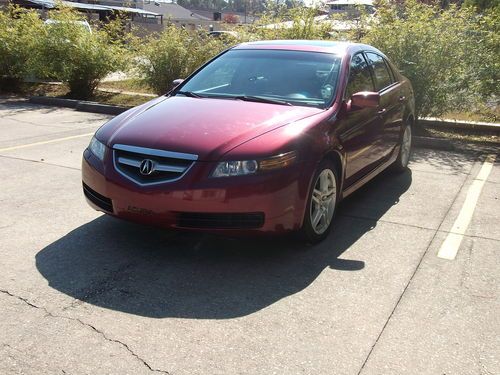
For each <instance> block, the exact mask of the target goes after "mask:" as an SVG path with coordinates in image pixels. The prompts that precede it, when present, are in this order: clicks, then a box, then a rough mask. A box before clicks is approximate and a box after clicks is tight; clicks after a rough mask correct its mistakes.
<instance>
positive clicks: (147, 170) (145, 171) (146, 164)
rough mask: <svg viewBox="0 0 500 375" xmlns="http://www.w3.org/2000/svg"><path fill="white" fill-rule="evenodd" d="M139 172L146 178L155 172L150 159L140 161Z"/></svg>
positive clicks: (153, 164)
mask: <svg viewBox="0 0 500 375" xmlns="http://www.w3.org/2000/svg"><path fill="white" fill-rule="evenodd" d="M139 171H140V172H141V174H142V175H144V176H148V175H150V174H151V173H153V172H154V171H155V163H154V161H153V160H151V159H144V160H143V161H141V165H140V166H139Z"/></svg>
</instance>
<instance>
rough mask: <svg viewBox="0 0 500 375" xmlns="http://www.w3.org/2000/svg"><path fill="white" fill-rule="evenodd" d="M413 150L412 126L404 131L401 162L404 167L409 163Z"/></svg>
mask: <svg viewBox="0 0 500 375" xmlns="http://www.w3.org/2000/svg"><path fill="white" fill-rule="evenodd" d="M410 152H411V126H407V127H406V128H405V132H404V133H403V141H402V142H401V164H402V166H403V167H406V166H407V165H408V161H409V160H410Z"/></svg>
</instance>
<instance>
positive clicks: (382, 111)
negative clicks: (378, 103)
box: [377, 108, 387, 115]
mask: <svg viewBox="0 0 500 375" xmlns="http://www.w3.org/2000/svg"><path fill="white" fill-rule="evenodd" d="M386 112H387V108H382V109H381V110H380V111H377V115H383V114H384V113H386Z"/></svg>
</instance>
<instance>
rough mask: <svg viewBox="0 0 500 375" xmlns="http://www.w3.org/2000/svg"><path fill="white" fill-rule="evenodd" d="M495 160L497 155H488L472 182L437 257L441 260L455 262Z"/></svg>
mask: <svg viewBox="0 0 500 375" xmlns="http://www.w3.org/2000/svg"><path fill="white" fill-rule="evenodd" d="M495 159H496V157H495V155H488V157H487V158H486V160H485V161H484V163H483V166H482V167H481V170H480V171H479V174H478V175H477V176H476V178H475V179H474V180H473V181H472V184H471V186H470V187H469V190H468V191H467V196H466V197H465V201H464V204H463V206H462V209H461V210H460V213H459V214H458V216H457V218H456V220H455V223H454V224H453V227H452V228H451V230H450V232H449V233H448V235H447V236H446V239H445V240H444V242H443V244H442V245H441V247H440V249H439V251H438V255H437V256H438V257H439V258H443V259H448V260H453V259H455V257H456V256H457V252H458V249H459V247H460V244H461V243H462V240H463V238H464V234H465V232H466V230H467V228H468V227H469V224H470V221H471V219H472V215H473V214H474V209H475V208H476V205H477V201H478V200H479V196H480V195H481V190H483V186H484V183H485V182H486V180H487V179H488V176H489V174H490V172H491V169H492V168H493V163H494V162H495Z"/></svg>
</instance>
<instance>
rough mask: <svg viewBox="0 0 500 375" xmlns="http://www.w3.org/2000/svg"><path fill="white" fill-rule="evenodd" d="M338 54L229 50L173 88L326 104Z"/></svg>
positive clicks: (208, 94)
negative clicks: (179, 85) (182, 83)
mask: <svg viewBox="0 0 500 375" xmlns="http://www.w3.org/2000/svg"><path fill="white" fill-rule="evenodd" d="M340 62H341V57H339V56H336V55H333V54H327V53H316V52H302V51H282V50H231V51H228V52H226V53H225V54H223V55H222V56H220V57H219V58H217V59H215V60H214V61H212V62H211V63H210V64H208V65H207V66H205V67H204V68H203V69H202V70H200V71H199V72H198V73H197V74H196V75H195V76H193V77H192V78H191V79H190V80H189V81H187V82H186V83H185V84H184V85H182V86H181V87H180V88H179V89H178V90H177V91H178V92H179V93H182V92H190V93H195V94H196V95H198V96H202V97H206V98H211V97H216V98H228V99H231V98H236V99H238V98H243V97H245V99H248V98H250V97H254V98H255V97H258V98H267V99H275V100H280V101H283V102H286V103H290V104H292V105H303V106H316V107H322V108H324V107H327V106H329V105H330V104H331V102H332V101H333V98H334V97H335V93H336V88H337V79H338V73H339V70H340Z"/></svg>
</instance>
